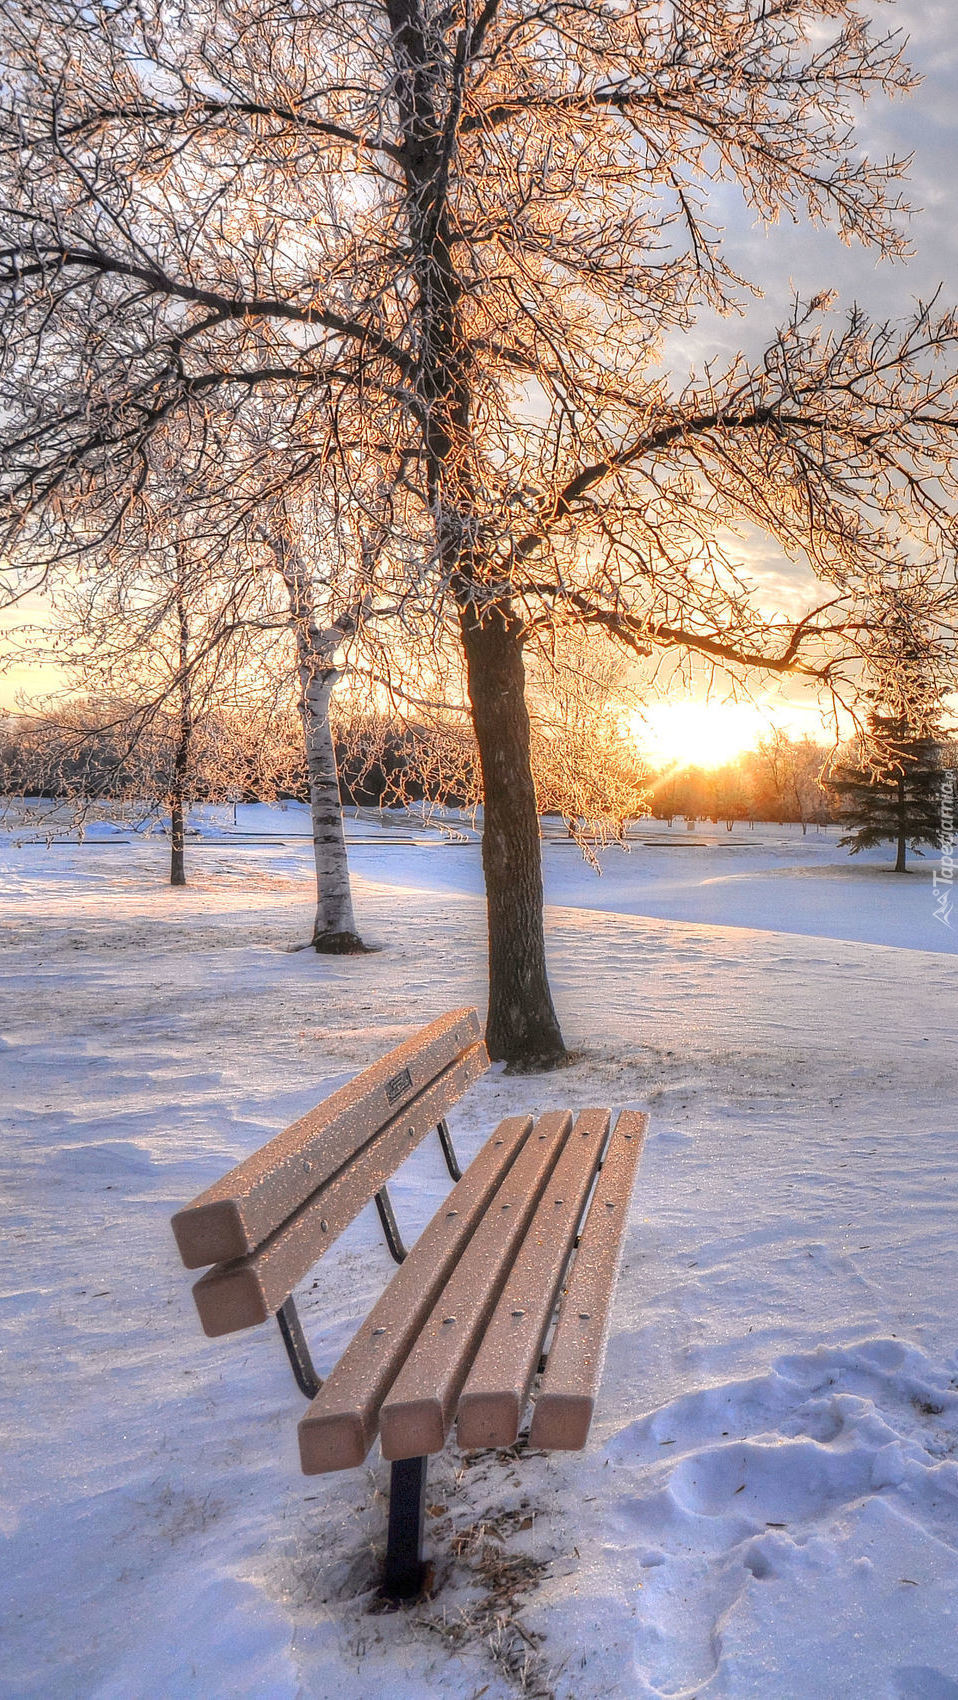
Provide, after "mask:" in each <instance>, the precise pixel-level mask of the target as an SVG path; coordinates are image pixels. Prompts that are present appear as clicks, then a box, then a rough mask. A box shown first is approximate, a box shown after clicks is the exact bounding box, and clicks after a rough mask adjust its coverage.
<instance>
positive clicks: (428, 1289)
mask: <svg viewBox="0 0 958 1700" xmlns="http://www.w3.org/2000/svg"><path fill="white" fill-rule="evenodd" d="M531 1129H532V1117H531V1116H510V1117H509V1118H508V1119H507V1120H506V1121H504V1122H502V1123H501V1124H500V1125H499V1127H498V1128H497V1129H496V1131H495V1133H494V1134H493V1136H492V1138H491V1139H489V1140H487V1141H486V1143H485V1145H484V1146H483V1148H482V1150H481V1151H480V1152H479V1154H478V1156H477V1157H475V1158H474V1159H473V1161H472V1162H471V1163H470V1165H469V1167H468V1169H467V1170H466V1173H465V1175H464V1176H463V1178H462V1180H461V1181H459V1182H458V1183H457V1185H456V1186H455V1187H454V1188H453V1190H452V1191H451V1192H450V1193H449V1195H448V1197H447V1199H446V1201H445V1204H444V1205H443V1206H442V1207H441V1209H440V1210H439V1211H438V1212H437V1214H436V1215H435V1216H434V1217H433V1219H432V1221H431V1222H430V1223H429V1226H428V1227H426V1228H424V1229H423V1232H422V1234H421V1235H420V1237H419V1239H418V1240H417V1241H416V1244H415V1245H414V1246H413V1248H412V1250H411V1251H410V1253H409V1255H408V1257H407V1258H406V1261H405V1262H404V1263H402V1264H401V1265H400V1267H399V1268H398V1269H397V1271H396V1273H395V1275H394V1276H393V1278H392V1280H391V1281H390V1283H389V1286H388V1287H387V1288H386V1291H385V1292H384V1293H383V1295H382V1297H381V1298H380V1300H379V1301H378V1303H377V1304H376V1305H375V1307H374V1308H373V1310H372V1311H370V1313H369V1316H368V1317H367V1318H366V1321H365V1322H364V1323H363V1325H362V1327H361V1328H360V1329H359V1332H358V1333H357V1334H356V1336H355V1338H354V1339H353V1341H352V1342H351V1344H350V1345H349V1346H347V1348H346V1350H345V1352H344V1353H343V1355H342V1357H341V1358H340V1360H339V1362H338V1363H337V1365H336V1367H335V1369H333V1371H332V1372H331V1374H330V1375H329V1376H328V1377H327V1379H326V1381H325V1382H324V1383H323V1386H322V1388H321V1390H320V1392H319V1393H318V1394H317V1395H316V1398H315V1399H314V1400H313V1402H312V1404H311V1405H310V1407H309V1410H308V1411H307V1413H306V1415H305V1417H303V1419H302V1421H301V1422H300V1425H299V1450H300V1458H301V1460H302V1465H303V1470H304V1472H305V1474H306V1475H318V1474H319V1473H320V1472H322V1471H324V1470H348V1469H350V1468H353V1467H354V1466H355V1465H357V1464H361V1463H362V1461H363V1459H364V1458H365V1456H366V1454H367V1452H368V1451H369V1448H370V1446H371V1445H372V1443H373V1441H374V1440H375V1438H376V1434H377V1432H378V1429H379V1407H380V1405H381V1404H382V1402H383V1399H384V1398H385V1396H386V1394H387V1393H388V1391H389V1389H390V1387H391V1386H392V1384H393V1382H394V1381H395V1379H396V1377H397V1375H398V1374H399V1371H400V1370H401V1368H402V1366H403V1364H404V1362H405V1360H406V1358H407V1357H408V1355H409V1352H410V1350H411V1348H412V1345H413V1342H414V1341H415V1339H416V1337H417V1335H418V1334H419V1331H420V1329H421V1328H422V1326H423V1323H424V1322H425V1321H426V1318H427V1317H428V1315H429V1312H430V1311H431V1310H432V1307H433V1305H434V1304H435V1302H436V1300H437V1298H438V1297H439V1294H440V1292H441V1291H442V1288H443V1286H444V1285H445V1283H446V1281H447V1280H448V1279H449V1276H450V1274H451V1273H452V1270H453V1268H454V1267H455V1265H456V1263H457V1262H458V1260H459V1258H460V1257H461V1255H462V1252H463V1250H464V1248H465V1246H466V1244H467V1242H468V1241H469V1239H470V1238H471V1236H472V1234H473V1232H474V1230H475V1228H476V1225H477V1223H478V1222H479V1220H480V1218H481V1217H482V1214H483V1212H484V1211H485V1209H486V1206H487V1205H488V1203H489V1200H490V1199H491V1197H492V1195H493V1193H494V1192H495V1190H496V1188H497V1187H498V1186H499V1184H500V1182H501V1181H502V1179H503V1176H504V1175H505V1173H506V1171H507V1169H508V1168H509V1167H510V1165H511V1164H512V1162H513V1161H514V1160H515V1157H516V1155H517V1153H518V1152H519V1150H520V1149H521V1147H522V1145H523V1143H524V1142H525V1140H526V1138H527V1136H528V1134H529V1133H530V1131H531Z"/></svg>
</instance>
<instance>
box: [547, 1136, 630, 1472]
mask: <svg viewBox="0 0 958 1700" xmlns="http://www.w3.org/2000/svg"><path fill="white" fill-rule="evenodd" d="M648 1125H649V1118H648V1116H647V1115H644V1114H641V1113H639V1112H638V1111H634V1110H623V1111H622V1114H621V1115H620V1116H619V1119H618V1121H617V1122H616V1125H615V1128H614V1130H613V1133H612V1137H611V1139H610V1140H609V1148H608V1151H607V1153H606V1158H605V1162H604V1163H603V1165H602V1170H601V1173H600V1175H599V1178H598V1181H597V1182H596V1187H595V1191H594V1193H593V1195H592V1203H591V1205H590V1206H589V1214H588V1216H587V1218H586V1221H585V1226H584V1227H583V1229H582V1233H581V1235H580V1237H579V1249H578V1251H577V1252H576V1258H575V1262H574V1263H573V1265H572V1272H571V1274H570V1276H569V1280H568V1283H567V1285H566V1290H565V1294H564V1295H563V1298H562V1303H561V1307H560V1310H559V1317H558V1321H557V1322H556V1327H555V1334H554V1335H553V1339H552V1345H551V1346H550V1348H549V1356H548V1359H547V1361H546V1367H545V1370H544V1372H543V1375H542V1380H541V1382H540V1385H539V1393H538V1396H537V1398H536V1404H535V1410H534V1412H533V1417H532V1427H531V1429H530V1431H529V1444H530V1446H536V1447H542V1448H544V1449H552V1450H556V1451H566V1452H577V1451H578V1450H579V1449H580V1447H583V1446H584V1445H585V1443H586V1439H587V1438H588V1433H589V1426H590V1424H591V1422H592V1413H593V1411H594V1409H595V1400H596V1395H597V1393H598V1388H599V1381H600V1379H601V1376H602V1366H603V1363H604V1361H605V1350H606V1344H607V1341H608V1332H609V1322H610V1318H611V1311H612V1296H613V1293H614V1290H615V1282H616V1276H617V1275H618V1272H619V1262H620V1260H621V1257H622V1245H623V1240H624V1237H625V1228H626V1223H627V1221H628V1216H629V1201H630V1199H631V1196H632V1187H633V1184H634V1181H635V1176H636V1171H637V1169H638V1164H639V1158H640V1156H641V1154H642V1145H643V1141H644V1139H645V1133H646V1129H647V1127H648Z"/></svg>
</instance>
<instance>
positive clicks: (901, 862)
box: [895, 777, 908, 874]
mask: <svg viewBox="0 0 958 1700" xmlns="http://www.w3.org/2000/svg"><path fill="white" fill-rule="evenodd" d="M906 817H907V810H906V808H905V781H904V778H903V777H902V778H901V779H899V781H898V855H897V856H896V858H895V872H896V874H906V873H907V872H908V869H907V868H906V866H905V850H906V848H907V839H908V831H907V827H908V822H907V818H906Z"/></svg>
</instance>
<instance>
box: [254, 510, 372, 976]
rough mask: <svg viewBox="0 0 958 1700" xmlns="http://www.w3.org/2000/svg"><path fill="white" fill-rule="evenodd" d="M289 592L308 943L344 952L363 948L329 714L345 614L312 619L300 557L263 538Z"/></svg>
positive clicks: (281, 543)
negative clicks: (308, 883) (321, 621)
mask: <svg viewBox="0 0 958 1700" xmlns="http://www.w3.org/2000/svg"><path fill="white" fill-rule="evenodd" d="M267 541H268V543H269V546H270V548H271V549H272V551H273V554H274V556H275V558H276V563H277V566H278V567H279V571H280V573H281V575H282V579H283V583H284V584H285V586H286V591H287V594H288V596H289V611H290V625H291V626H292V628H293V632H294V635H295V639H296V668H297V672H298V675H299V686H300V690H299V711H300V715H301V717H302V722H303V736H304V739H305V743H306V772H307V776H308V779H309V800H310V809H311V812H312V826H313V856H314V859H315V864H316V919H315V922H314V925H313V937H312V941H311V942H312V944H313V946H314V948H315V949H316V950H320V951H327V952H330V953H331V954H334V955H348V954H350V953H352V952H354V951H362V950H365V949H366V946H365V945H364V944H363V942H362V940H361V938H360V937H359V935H358V933H357V932H356V922H355V919H354V916H353V900H352V893H351V891H350V887H349V864H348V862H347V859H346V836H345V833H344V831H343V811H342V805H341V803H340V800H339V775H338V773H337V770H336V750H335V746H334V744H333V730H332V724H331V721H330V704H331V700H332V694H333V687H334V685H335V684H336V682H337V680H338V679H339V678H340V677H341V674H340V672H339V671H338V669H337V667H336V665H335V656H336V651H337V649H338V648H339V646H340V644H341V643H342V641H343V636H344V632H345V630H347V629H348V622H344V623H341V624H339V625H334V626H329V627H326V628H322V627H320V626H317V624H316V618H315V610H314V607H313V595H312V580H311V577H310V574H309V571H308V568H307V567H306V564H305V563H304V562H303V561H302V560H301V559H300V557H299V556H298V555H297V554H296V552H295V551H294V550H293V549H291V548H290V546H289V545H288V543H287V542H286V540H285V538H283V537H281V536H280V537H277V536H273V535H270V536H269V537H268V539H267Z"/></svg>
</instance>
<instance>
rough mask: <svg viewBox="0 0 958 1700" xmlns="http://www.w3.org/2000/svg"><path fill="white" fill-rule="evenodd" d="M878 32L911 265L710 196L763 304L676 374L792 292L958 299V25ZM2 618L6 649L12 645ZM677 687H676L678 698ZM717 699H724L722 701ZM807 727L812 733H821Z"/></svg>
mask: <svg viewBox="0 0 958 1700" xmlns="http://www.w3.org/2000/svg"><path fill="white" fill-rule="evenodd" d="M869 9H870V10H871V11H872V12H873V14H874V16H875V18H876V20H877V22H878V25H879V26H880V27H881V28H882V29H900V30H901V31H902V32H903V33H904V34H905V35H906V36H908V37H909V40H910V46H909V50H908V58H909V60H910V63H911V65H912V67H913V68H914V69H915V70H916V71H917V72H918V73H919V74H920V75H921V77H922V78H923V81H922V84H921V86H920V88H919V89H918V90H917V91H916V92H915V93H914V94H912V95H911V96H908V97H905V98H903V99H901V100H896V101H888V100H886V99H883V98H876V99H874V100H872V101H870V102H869V103H868V104H867V105H866V106H865V108H864V111H863V115H862V117H861V120H860V123H859V126H858V134H859V136H860V139H861V141H862V144H863V146H864V147H865V149H866V150H867V152H868V153H869V154H870V155H871V156H872V157H873V158H879V157H884V156H885V155H887V154H896V155H899V156H909V155H911V156H913V158H912V163H911V166H910V170H909V174H908V179H907V182H906V183H905V185H904V193H905V197H906V199H907V200H908V201H909V202H910V204H911V206H912V207H913V209H914V212H913V216H912V217H911V219H910V220H908V222H907V225H906V229H907V230H908V233H909V237H910V240H911V243H912V248H913V252H912V254H911V256H910V258H909V259H908V260H907V261H904V262H897V263H892V262H889V261H878V260H876V256H875V254H874V253H873V252H871V251H869V250H866V249H863V248H861V247H860V246H858V245H853V246H850V247H846V246H845V245H844V244H843V243H842V242H841V241H840V240H839V239H838V237H837V236H836V235H835V234H834V233H832V232H830V231H827V230H818V229H813V228H810V227H809V225H808V224H807V223H802V224H797V225H796V224H793V223H792V222H791V221H788V222H784V223H781V224H779V225H776V226H774V227H772V228H771V229H770V230H766V229H764V228H763V227H762V226H761V225H760V224H759V223H758V222H757V221H756V220H755V219H754V218H753V216H752V214H751V213H750V212H749V211H748V209H746V208H745V207H744V205H743V203H742V200H741V197H740V196H739V195H738V194H737V192H735V191H734V190H732V189H727V188H725V189H721V190H720V191H718V193H717V194H710V203H709V204H710V212H711V215H712V216H713V217H714V218H715V219H716V221H717V222H724V224H725V227H726V253H727V257H728V259H729V260H730V262H731V264H732V265H733V267H735V268H736V269H737V270H739V271H740V272H742V273H743V274H744V275H745V276H746V277H748V278H750V279H751V280H753V281H754V282H756V283H757V284H758V285H759V286H760V288H761V289H762V291H763V294H762V297H761V299H759V300H757V301H754V302H751V303H750V304H749V305H748V308H747V313H746V316H745V317H742V318H738V317H734V318H731V319H724V320H723V319H719V318H717V317H715V316H714V315H711V314H702V315H701V316H700V318H699V320H698V322H697V324H696V326H695V327H694V329H693V330H692V332H691V333H684V334H683V336H682V337H681V339H676V340H675V341H674V342H673V343H672V344H671V345H668V346H667V350H666V353H667V358H668V360H669V363H670V364H671V365H672V367H673V369H674V370H675V371H676V373H679V372H681V371H682V369H683V368H687V367H689V366H697V367H698V368H699V369H700V368H701V366H702V365H703V364H704V363H705V362H706V361H707V360H715V361H717V362H719V363H721V362H722V361H723V359H724V358H725V357H728V356H731V355H732V354H734V353H735V352H736V351H737V350H739V349H745V350H746V351H751V352H755V351H757V350H759V349H760V348H762V347H763V346H764V344H765V343H766V342H767V340H768V338H769V336H770V335H771V334H772V333H773V332H774V329H775V327H776V325H777V324H779V323H780V322H781V321H782V320H783V319H784V318H785V317H786V316H787V314H788V311H789V306H790V302H791V300H792V297H793V295H795V294H798V295H800V296H803V297H806V298H807V297H810V296H812V295H814V294H816V293H818V292H820V291H821V290H823V289H829V290H831V289H834V290H836V291H837V293H838V297H839V300H838V308H839V310H840V309H841V308H843V307H847V306H849V305H851V303H852V302H853V301H858V302H860V303H861V304H862V305H863V306H865V307H866V308H867V309H868V311H869V312H870V314H872V315H873V316H876V317H879V318H886V317H892V318H897V317H901V316H904V315H906V314H907V313H908V312H909V310H910V308H911V306H912V305H913V302H914V301H915V299H916V298H923V299H927V298H928V297H929V296H930V295H931V294H933V293H934V291H935V290H936V289H938V287H939V286H940V285H943V299H944V301H945V302H947V303H949V304H950V303H951V302H953V301H955V300H958V216H956V215H958V197H956V194H955V172H956V162H958V29H956V14H955V9H954V6H953V4H950V3H949V0H932V3H925V4H922V3H921V0H892V3H891V4H887V5H874V6H872V7H870V8H869ZM736 548H737V552H738V554H739V558H740V560H741V561H742V564H743V565H744V566H745V568H746V569H747V570H749V571H751V572H752V573H753V574H754V575H755V576H756V578H758V579H759V580H760V581H761V583H762V585H763V587H764V591H765V595H764V597H763V600H764V601H765V603H766V605H767V606H769V607H770V608H775V607H777V608H778V609H779V610H780V611H781V612H783V613H785V612H793V611H794V610H795V608H796V606H797V604H798V602H799V601H801V600H802V589H803V584H804V583H807V575H806V572H805V569H803V568H802V566H801V565H800V564H795V563H790V562H789V561H787V560H786V559H785V558H784V557H783V556H782V555H781V553H780V552H779V551H777V549H776V548H775V547H774V546H773V545H771V544H769V543H768V542H767V541H766V540H765V539H764V538H763V537H762V536H761V535H760V534H759V533H758V532H756V531H747V532H746V533H745V534H744V535H743V536H742V537H741V538H740V539H738V541H737V544H736ZM41 612H42V610H41V609H40V606H39V604H38V603H33V604H28V605H27V606H26V607H25V608H24V609H23V610H22V612H21V613H20V614H19V615H17V616H15V617H14V618H13V619H12V620H9V619H8V621H7V628H8V629H9V628H10V627H11V626H16V624H17V623H19V621H22V620H27V621H29V620H31V619H36V618H38V617H39V616H40V614H41ZM3 634H4V622H3V616H0V652H2V648H3V641H4V636H3ZM56 679H57V675H56V674H55V672H54V671H53V670H51V669H46V668H44V669H39V670H37V671H35V672H30V671H29V670H27V669H26V668H23V667H21V666H13V667H11V668H10V669H9V670H8V671H6V672H5V673H4V672H0V709H3V708H12V707H15V706H16V704H17V702H18V700H21V699H22V697H23V695H24V693H26V694H28V695H30V694H37V693H39V692H41V691H43V690H48V689H50V688H51V687H52V686H53V685H54V684H55V683H56ZM679 690H680V687H679V686H677V685H673V686H672V687H671V689H670V695H674V694H676V693H677V692H678V691H679ZM703 690H704V686H700V685H696V684H693V685H692V686H691V688H690V690H688V689H686V690H684V691H682V694H691V695H693V696H701V695H702V694H703ZM719 695H720V696H721V692H720V693H719ZM811 707H812V703H811V701H810V699H809V697H808V695H807V693H806V694H803V693H802V692H801V691H800V690H799V689H798V687H795V688H794V689H791V688H789V689H787V690H786V692H785V695H784V698H780V699H779V700H778V701H777V705H776V704H772V705H770V706H769V705H767V707H766V712H767V714H769V715H770V717H771V718H772V719H773V720H776V721H777V723H779V724H783V725H788V724H789V723H792V724H795V725H796V726H797V725H799V724H808V721H807V716H808V714H809V712H810V709H811ZM810 729H811V730H812V731H813V734H814V731H815V729H814V728H813V727H810Z"/></svg>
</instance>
